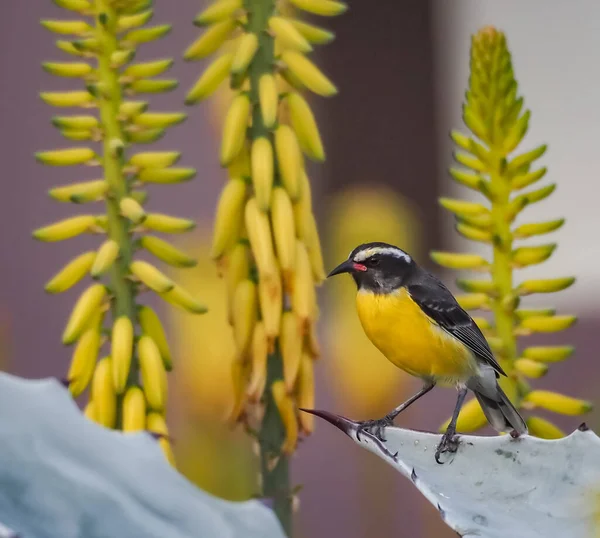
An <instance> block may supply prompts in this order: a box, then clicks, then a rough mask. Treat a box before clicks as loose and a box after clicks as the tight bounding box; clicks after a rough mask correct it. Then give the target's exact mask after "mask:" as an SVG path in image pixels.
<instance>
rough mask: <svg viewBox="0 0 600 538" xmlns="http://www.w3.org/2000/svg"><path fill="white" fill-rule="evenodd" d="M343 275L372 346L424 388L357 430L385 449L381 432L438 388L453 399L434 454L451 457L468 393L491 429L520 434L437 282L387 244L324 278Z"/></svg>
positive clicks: (460, 315) (459, 314) (479, 350)
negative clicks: (353, 289) (449, 390)
mask: <svg viewBox="0 0 600 538" xmlns="http://www.w3.org/2000/svg"><path fill="white" fill-rule="evenodd" d="M341 273H350V275H352V278H353V279H354V281H355V282H356V286H357V288H358V293H357V296H356V306H357V310H358V316H359V318H360V321H361V323H362V326H363V329H364V331H365V333H366V334H367V336H368V337H369V339H370V340H371V342H373V344H374V345H375V346H376V347H377V348H378V349H379V350H380V351H381V352H382V353H383V354H384V355H385V357H386V358H387V359H388V360H389V361H390V362H392V363H393V364H394V365H395V366H397V367H398V368H401V369H402V370H404V371H405V372H408V373H409V374H411V375H413V376H416V377H419V378H421V379H422V380H423V382H424V385H423V388H422V389H421V390H420V391H419V392H417V394H415V395H414V396H412V397H411V398H409V399H408V400H406V401H405V402H404V403H402V404H400V405H399V406H398V407H396V408H395V409H394V410H392V411H391V412H390V413H388V414H387V415H386V416H385V417H383V418H381V419H379V420H368V421H364V422H362V423H361V424H360V427H359V432H358V435H360V432H362V431H366V432H368V433H370V434H371V435H375V436H376V437H378V438H379V439H380V440H382V441H385V436H384V429H385V427H386V426H390V425H391V424H392V423H393V420H394V419H395V418H396V417H397V416H398V414H400V413H401V412H402V411H404V410H405V409H406V408H407V407H408V406H409V405H411V404H412V403H414V402H416V401H417V400H418V399H419V398H420V397H421V396H424V395H425V394H427V393H428V392H429V391H430V390H431V389H433V387H434V386H435V385H436V384H437V383H439V384H440V385H446V386H455V387H456V388H457V389H458V399H457V401H456V406H455V408H454V412H453V414H452V419H451V420H450V424H449V425H448V428H447V430H446V432H445V433H444V435H443V437H442V440H441V442H440V444H439V445H438V447H437V450H436V453H435V459H436V461H437V462H438V463H441V462H440V455H441V454H442V453H444V452H455V451H456V449H457V447H458V441H457V439H455V433H456V420H457V419H458V414H459V412H460V409H461V407H462V405H463V402H464V399H465V396H466V395H467V390H468V389H471V390H472V391H473V392H474V394H475V397H476V398H477V400H478V401H479V403H480V405H481V408H482V409H483V412H484V413H485V416H486V418H487V420H488V422H489V423H490V425H491V426H492V427H493V428H494V429H495V430H497V431H510V430H512V431H511V435H512V436H513V437H518V436H519V435H522V434H526V433H527V426H526V424H525V422H524V420H523V418H522V417H521V416H520V415H519V413H518V411H517V410H516V409H515V408H514V406H513V405H512V404H511V402H510V400H509V399H508V397H507V396H506V394H504V392H503V391H502V389H501V388H500V386H499V385H498V377H499V376H500V375H506V373H505V372H504V371H503V370H502V367H501V366H500V365H499V364H498V362H497V361H496V359H495V358H494V355H493V354H492V352H491V350H490V347H489V345H488V343H487V341H486V339H485V337H484V336H483V334H482V333H481V331H480V330H479V327H477V325H476V324H475V322H474V321H473V319H472V318H471V316H469V314H467V312H465V311H464V310H463V309H462V308H461V307H460V306H459V304H458V303H457V301H456V299H455V298H454V296H453V295H452V293H450V291H449V290H448V289H447V288H446V286H444V284H442V282H440V281H439V280H438V279H437V278H436V277H434V276H433V275H431V274H429V273H428V272H426V271H425V270H424V269H422V268H420V267H419V266H418V265H417V263H416V262H415V261H414V260H413V259H412V257H411V256H410V255H409V254H407V253H406V252H404V251H403V250H401V249H399V248H398V247H395V246H393V245H389V244H387V243H367V244H363V245H360V246H358V247H356V248H355V249H354V250H353V251H352V252H351V253H350V256H349V257H348V259H347V260H346V261H345V262H343V263H342V264H340V265H339V266H338V267H336V268H335V269H334V270H333V271H331V273H329V275H328V276H329V277H331V276H333V275H339V274H341Z"/></svg>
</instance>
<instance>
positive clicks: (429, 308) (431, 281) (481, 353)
mask: <svg viewBox="0 0 600 538" xmlns="http://www.w3.org/2000/svg"><path fill="white" fill-rule="evenodd" d="M407 291H408V293H409V294H410V296H411V297H412V299H413V301H415V303H417V304H418V305H419V307H420V308H421V310H423V312H425V314H427V315H428V316H429V317H430V318H431V319H432V320H434V321H435V322H436V323H437V324H438V325H439V326H440V327H441V328H442V329H444V330H445V331H446V332H447V333H449V334H451V335H452V336H454V337H455V338H457V339H458V340H460V341H461V342H462V343H463V344H465V345H466V346H467V347H468V348H469V349H470V350H471V351H472V352H473V353H474V354H475V355H476V356H477V357H479V358H480V359H481V360H483V361H485V362H487V363H488V364H490V365H491V366H492V367H493V368H494V370H496V371H497V372H498V373H500V374H502V375H506V373H505V372H504V370H503V369H502V367H501V366H500V365H499V364H498V361H497V360H496V359H495V358H494V355H493V353H492V350H491V349H490V346H489V345H488V343H487V341H486V339H485V337H484V336H483V334H482V333H481V331H480V330H479V327H478V326H477V324H476V323H475V322H474V321H473V319H472V318H471V316H469V314H468V313H467V312H465V311H464V310H463V309H462V308H461V307H460V305H459V304H458V302H457V301H456V299H455V298H454V296H453V295H452V293H450V291H449V290H448V288H446V286H444V284H442V283H441V282H440V281H439V280H437V278H435V277H433V276H432V275H428V278H427V280H426V281H425V282H423V281H422V282H421V283H418V284H409V285H408V286H407Z"/></svg>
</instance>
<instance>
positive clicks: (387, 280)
mask: <svg viewBox="0 0 600 538" xmlns="http://www.w3.org/2000/svg"><path fill="white" fill-rule="evenodd" d="M415 268H416V264H415V262H414V260H413V259H412V257H411V256H410V255H409V254H407V253H406V252H404V251H403V250H402V249H400V248H398V247H395V246H394V245H389V244H388V243H365V244H364V245H359V246H358V247H356V248H355V249H354V250H353V251H352V252H351V253H350V255H349V256H348V259H347V260H346V261H345V262H343V263H341V264H340V265H338V266H337V267H336V268H335V269H334V270H333V271H331V273H329V275H327V276H328V277H330V276H334V275H339V274H342V273H350V274H351V275H352V278H354V281H355V282H356V285H357V286H358V288H359V289H366V290H369V291H372V292H374V293H389V292H390V291H393V290H395V289H398V288H399V287H400V286H402V284H403V283H404V282H405V280H406V278H407V277H408V276H409V275H410V274H411V273H412V271H413V270H414V269H415Z"/></svg>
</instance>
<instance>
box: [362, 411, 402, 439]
mask: <svg viewBox="0 0 600 538" xmlns="http://www.w3.org/2000/svg"><path fill="white" fill-rule="evenodd" d="M393 424H394V421H393V419H391V418H390V417H388V416H385V417H383V418H380V419H377V420H364V421H363V422H359V423H358V429H357V431H356V440H357V441H360V434H361V433H368V434H370V435H373V436H374V437H376V438H377V439H379V440H380V441H382V442H384V443H385V441H386V438H385V429H386V428H387V427H388V426H392V425H393Z"/></svg>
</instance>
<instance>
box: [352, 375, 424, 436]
mask: <svg viewBox="0 0 600 538" xmlns="http://www.w3.org/2000/svg"><path fill="white" fill-rule="evenodd" d="M433 387H435V383H434V382H433V381H428V382H427V383H426V384H425V385H424V386H423V388H422V389H421V390H420V391H419V392H417V393H416V394H415V395H414V396H411V397H410V398H409V399H408V400H406V401H405V402H403V403H401V404H400V405H399V406H398V407H396V408H394V409H393V410H392V411H390V412H389V413H388V414H387V415H386V416H385V417H383V418H380V419H378V420H365V421H364V422H361V423H360V425H359V426H358V430H357V432H356V439H357V440H359V441H360V434H361V433H362V432H365V431H366V432H368V433H370V434H371V435H374V436H375V437H377V438H378V439H379V440H380V441H385V434H384V430H385V428H386V427H388V426H391V425H392V424H393V422H394V419H395V418H396V417H397V416H398V415H399V414H400V413H402V411H404V410H405V409H406V408H407V407H408V406H410V405H411V404H413V403H415V402H416V401H417V400H418V399H419V398H420V397H421V396H425V394H427V393H428V392H429V391H430V390H431V389H432V388H433Z"/></svg>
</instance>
